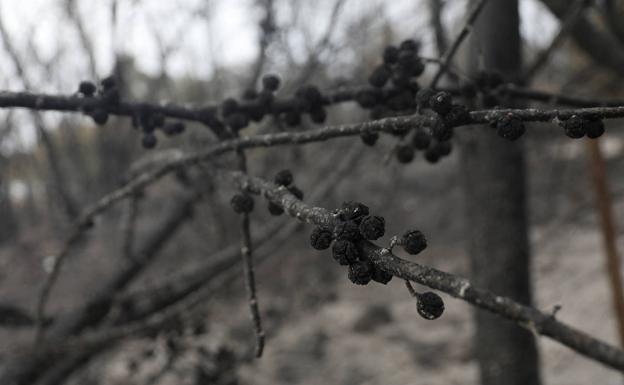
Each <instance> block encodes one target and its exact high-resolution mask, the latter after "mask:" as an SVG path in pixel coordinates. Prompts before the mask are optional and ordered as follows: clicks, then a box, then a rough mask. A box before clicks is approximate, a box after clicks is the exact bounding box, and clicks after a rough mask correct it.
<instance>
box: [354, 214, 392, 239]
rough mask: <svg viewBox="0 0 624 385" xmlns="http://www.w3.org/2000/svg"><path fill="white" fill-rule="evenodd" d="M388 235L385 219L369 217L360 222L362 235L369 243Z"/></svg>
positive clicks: (374, 216)
mask: <svg viewBox="0 0 624 385" xmlns="http://www.w3.org/2000/svg"><path fill="white" fill-rule="evenodd" d="M385 233H386V221H385V219H384V218H383V217H379V216H376V215H369V216H367V217H365V218H364V219H362V222H360V234H361V235H362V237H364V239H368V240H369V241H374V240H377V239H379V238H381V237H383V236H384V234H385Z"/></svg>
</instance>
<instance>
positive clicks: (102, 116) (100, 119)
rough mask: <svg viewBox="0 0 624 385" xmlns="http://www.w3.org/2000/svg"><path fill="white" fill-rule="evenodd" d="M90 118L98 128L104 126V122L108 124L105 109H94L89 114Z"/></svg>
mask: <svg viewBox="0 0 624 385" xmlns="http://www.w3.org/2000/svg"><path fill="white" fill-rule="evenodd" d="M91 118H92V119H93V121H94V122H95V123H96V124H98V125H100V126H101V125H104V124H106V122H108V112H106V110H105V109H102V108H96V109H95V110H93V112H92V113H91Z"/></svg>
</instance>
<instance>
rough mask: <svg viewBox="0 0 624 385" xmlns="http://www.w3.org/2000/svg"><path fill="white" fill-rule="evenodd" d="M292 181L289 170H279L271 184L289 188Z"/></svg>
mask: <svg viewBox="0 0 624 385" xmlns="http://www.w3.org/2000/svg"><path fill="white" fill-rule="evenodd" d="M293 180H294V178H293V174H292V172H290V170H281V171H279V172H278V173H277V174H275V178H273V182H275V184H276V185H278V186H290V184H291V183H292V182H293Z"/></svg>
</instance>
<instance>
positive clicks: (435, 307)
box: [416, 291, 444, 320]
mask: <svg viewBox="0 0 624 385" xmlns="http://www.w3.org/2000/svg"><path fill="white" fill-rule="evenodd" d="M416 299H417V302H416V309H417V310H418V314H420V315H421V317H423V318H424V319H428V320H434V319H436V318H439V317H440V316H441V315H442V313H444V301H442V298H441V297H440V296H439V295H437V294H436V293H434V292H432V291H427V292H425V293H422V294H419V295H418V296H417V298H416Z"/></svg>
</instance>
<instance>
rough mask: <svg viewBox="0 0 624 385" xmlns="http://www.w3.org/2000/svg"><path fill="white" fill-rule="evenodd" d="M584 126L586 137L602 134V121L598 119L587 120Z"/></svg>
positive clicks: (593, 137)
mask: <svg viewBox="0 0 624 385" xmlns="http://www.w3.org/2000/svg"><path fill="white" fill-rule="evenodd" d="M585 128H586V131H587V137H588V138H591V139H596V138H598V137H600V136H602V134H604V132H605V126H604V123H603V122H602V120H600V119H591V120H588V121H587V123H586V124H585Z"/></svg>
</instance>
